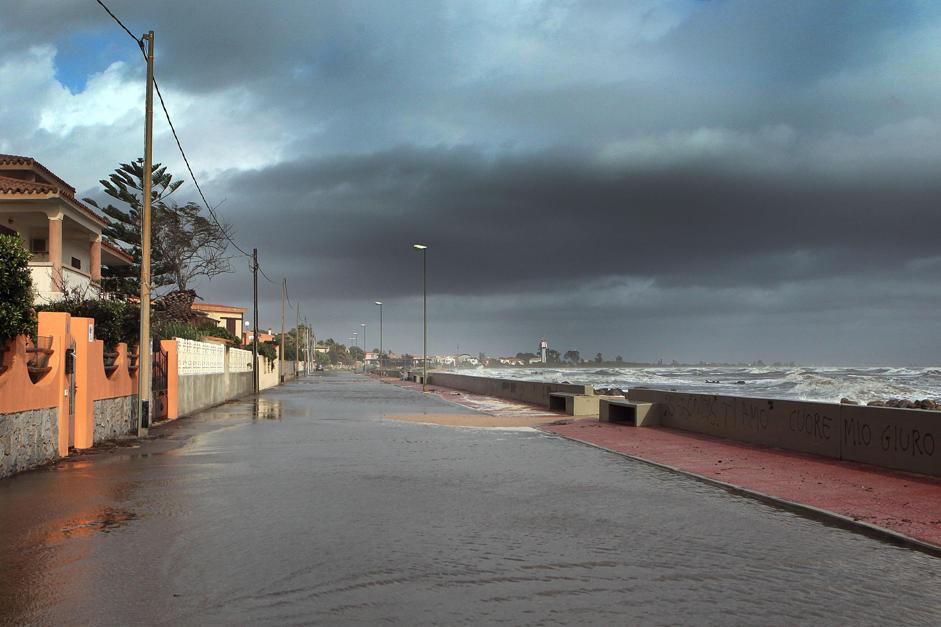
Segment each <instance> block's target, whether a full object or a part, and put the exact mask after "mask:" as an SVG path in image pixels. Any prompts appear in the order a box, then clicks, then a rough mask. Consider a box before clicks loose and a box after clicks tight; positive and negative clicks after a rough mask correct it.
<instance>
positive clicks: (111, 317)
mask: <svg viewBox="0 0 941 627" xmlns="http://www.w3.org/2000/svg"><path fill="white" fill-rule="evenodd" d="M37 309H39V310H40V311H62V312H65V313H67V314H70V315H72V316H74V317H76V318H92V319H93V320H94V321H95V338H96V339H99V340H102V341H104V343H105V348H106V349H108V350H114V349H115V347H117V345H118V343H119V342H126V343H127V344H128V345H129V346H134V345H136V344H137V338H138V333H139V331H138V328H139V325H140V309H139V308H138V307H137V306H136V305H129V304H128V303H126V302H124V301H122V300H110V299H100V300H99V299H91V298H84V297H82V296H81V295H76V294H73V293H69V292H66V293H64V294H63V295H62V298H60V299H59V300H55V301H52V302H49V303H45V304H43V305H40V306H38V307H37Z"/></svg>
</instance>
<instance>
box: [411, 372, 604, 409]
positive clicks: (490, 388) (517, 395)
mask: <svg viewBox="0 0 941 627" xmlns="http://www.w3.org/2000/svg"><path fill="white" fill-rule="evenodd" d="M428 383H429V385H440V386H443V387H446V388H452V389H455V390H464V391H465V392H472V393H474V394H481V395H483V396H495V397H497V398H505V399H509V400H513V401H520V402H523V403H530V404H532V405H541V406H543V407H548V406H549V394H550V393H551V392H566V393H568V394H594V393H595V391H594V388H592V386H590V385H575V384H572V383H542V382H539V381H515V380H512V379H494V378H491V377H474V376H470V375H465V374H454V373H451V372H429V373H428Z"/></svg>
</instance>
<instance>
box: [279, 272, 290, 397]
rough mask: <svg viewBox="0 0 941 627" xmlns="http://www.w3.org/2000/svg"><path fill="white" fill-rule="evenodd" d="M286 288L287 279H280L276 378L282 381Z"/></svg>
mask: <svg viewBox="0 0 941 627" xmlns="http://www.w3.org/2000/svg"><path fill="white" fill-rule="evenodd" d="M287 289H288V280H287V279H281V345H280V346H279V347H278V379H279V380H280V381H281V383H284V293H285V292H286V291H287Z"/></svg>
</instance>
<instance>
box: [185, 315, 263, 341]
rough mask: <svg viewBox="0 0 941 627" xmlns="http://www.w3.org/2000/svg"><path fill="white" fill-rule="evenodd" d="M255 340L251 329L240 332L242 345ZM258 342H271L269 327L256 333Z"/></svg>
mask: <svg viewBox="0 0 941 627" xmlns="http://www.w3.org/2000/svg"><path fill="white" fill-rule="evenodd" d="M194 309H195V307H194ZM254 341H255V333H254V332H253V331H244V332H243V333H242V345H244V346H247V345H249V344H251V343H252V342H254ZM258 341H259V342H273V341H274V334H273V333H271V329H268V331H267V332H265V331H261V332H259V333H258Z"/></svg>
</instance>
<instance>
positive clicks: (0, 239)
mask: <svg viewBox="0 0 941 627" xmlns="http://www.w3.org/2000/svg"><path fill="white" fill-rule="evenodd" d="M18 335H29V336H35V335H36V312H35V311H34V310H33V279H32V276H31V275H30V272H29V252H27V250H26V248H25V247H24V246H23V242H22V241H21V240H20V238H19V237H18V236H16V235H0V349H2V348H4V347H5V346H6V345H7V344H8V343H9V342H10V341H11V340H12V339H13V338H15V337H16V336H18Z"/></svg>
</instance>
